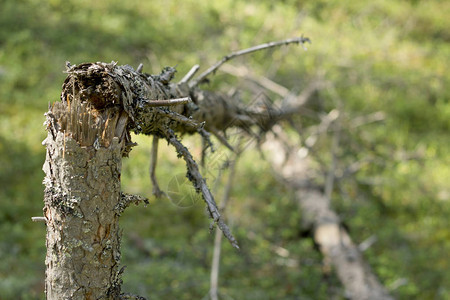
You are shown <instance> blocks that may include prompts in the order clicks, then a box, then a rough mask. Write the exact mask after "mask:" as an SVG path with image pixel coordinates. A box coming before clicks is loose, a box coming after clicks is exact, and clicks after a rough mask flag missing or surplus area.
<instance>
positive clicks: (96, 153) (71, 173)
mask: <svg viewBox="0 0 450 300" xmlns="http://www.w3.org/2000/svg"><path fill="white" fill-rule="evenodd" d="M173 72H174V69H172V68H166V69H164V70H163V73H161V74H160V75H158V76H153V75H147V74H142V73H140V72H136V71H135V70H133V69H132V68H131V67H129V66H116V64H115V63H111V64H105V63H87V64H81V65H78V66H70V65H69V66H68V70H67V73H68V74H69V75H68V77H67V79H66V81H65V82H64V85H63V91H62V95H61V102H56V103H54V104H53V105H52V106H50V108H49V111H48V112H47V114H46V117H47V121H46V126H47V130H48V136H47V138H46V139H45V141H44V145H45V146H46V147H47V157H46V161H45V164H44V168H43V169H44V172H45V174H46V177H45V179H44V184H45V199H44V204H45V206H44V216H45V219H46V222H47V257H46V268H47V269H46V284H45V286H46V295H47V299H143V298H141V297H138V296H131V295H127V294H123V293H121V279H120V274H121V270H120V269H119V262H120V235H121V233H120V230H119V225H118V221H119V217H120V214H121V213H122V212H123V210H124V209H125V208H126V207H127V206H128V205H129V204H130V203H131V202H134V203H138V202H140V201H143V200H145V199H143V198H142V197H138V196H130V195H124V194H123V193H121V192H120V171H121V160H122V157H123V156H127V155H128V153H129V151H130V149H131V146H133V143H132V142H131V139H130V133H129V132H130V131H134V132H136V133H143V134H147V135H153V136H156V137H158V138H164V139H166V140H167V141H168V142H169V143H170V144H171V145H173V146H174V147H175V149H176V151H177V152H178V154H179V155H180V156H181V157H183V158H184V160H185V161H186V166H187V170H188V171H187V176H188V178H189V179H190V180H191V181H192V182H193V184H194V186H195V188H196V189H197V191H199V192H201V193H202V195H203V198H204V200H205V202H206V204H207V208H208V211H209V213H210V216H211V218H212V219H213V221H214V223H215V224H217V226H218V227H219V228H220V229H221V230H222V232H223V233H224V235H225V236H226V237H227V238H228V239H229V240H230V242H231V243H232V244H233V245H234V246H235V247H237V243H236V240H235V239H234V237H233V236H232V235H231V233H230V231H229V229H228V227H227V226H226V225H225V223H224V222H223V220H222V219H221V216H220V213H219V212H218V210H217V206H216V204H215V202H214V198H213V197H212V194H211V193H210V191H209V189H208V187H207V186H206V183H205V180H204V179H203V178H202V177H201V175H200V173H199V172H198V166H197V164H196V163H195V161H194V160H193V158H192V156H191V155H190V153H189V151H188V150H187V148H185V147H184V146H183V145H182V144H181V142H180V141H179V140H178V138H177V136H176V134H175V132H180V130H181V132H182V133H183V131H193V132H198V133H200V134H201V135H202V136H207V133H206V132H205V131H204V129H203V127H202V125H201V124H200V123H198V122H196V121H194V120H192V119H189V118H187V117H185V116H183V115H182V114H180V113H178V112H177V111H176V110H175V109H173V110H169V109H168V108H165V107H161V106H167V105H168V104H169V105H172V103H173V102H174V101H172V100H168V99H173V98H176V97H177V96H179V94H177V92H174V89H173V87H172V86H170V85H169V84H168V83H169V81H170V79H171V77H172V76H173ZM186 101H187V100H184V99H176V101H175V102H176V103H185V102H186Z"/></svg>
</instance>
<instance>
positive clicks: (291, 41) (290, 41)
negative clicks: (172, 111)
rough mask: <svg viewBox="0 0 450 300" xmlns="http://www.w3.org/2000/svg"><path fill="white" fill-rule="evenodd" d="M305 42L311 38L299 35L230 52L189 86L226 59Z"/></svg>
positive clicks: (192, 84) (191, 86)
mask: <svg viewBox="0 0 450 300" xmlns="http://www.w3.org/2000/svg"><path fill="white" fill-rule="evenodd" d="M306 42H308V43H311V40H310V39H309V38H305V37H299V38H293V39H287V40H283V41H278V42H270V43H265V44H261V45H258V46H254V47H250V48H247V49H244V50H239V51H236V52H232V53H231V54H228V55H226V56H224V57H223V58H222V59H221V60H220V61H218V62H216V63H215V64H214V65H212V66H211V67H209V68H208V69H207V70H206V71H205V72H203V73H202V74H200V75H199V76H198V77H197V79H195V80H193V81H192V82H190V83H189V88H193V87H195V86H197V85H198V84H199V83H201V82H202V81H203V80H205V78H206V77H208V76H209V75H210V74H211V73H214V72H215V71H217V70H218V69H219V68H220V66H222V65H223V64H224V63H226V62H227V61H229V60H230V59H233V58H235V57H238V56H241V55H245V54H249V53H252V52H256V51H260V50H264V49H268V48H273V47H278V46H282V45H288V44H301V45H302V46H303V45H304V44H305V43H306Z"/></svg>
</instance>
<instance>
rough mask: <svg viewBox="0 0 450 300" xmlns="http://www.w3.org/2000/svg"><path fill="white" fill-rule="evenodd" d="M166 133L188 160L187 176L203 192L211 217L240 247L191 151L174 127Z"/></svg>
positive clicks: (228, 237)
mask: <svg viewBox="0 0 450 300" xmlns="http://www.w3.org/2000/svg"><path fill="white" fill-rule="evenodd" d="M164 134H165V137H166V139H167V141H168V142H169V143H170V144H171V145H172V146H174V147H175V149H176V151H177V153H178V155H179V156H180V157H183V159H184V161H185V162H186V167H187V169H188V172H187V175H186V176H187V178H188V179H189V180H190V181H191V182H192V184H193V185H194V188H195V190H196V191H197V192H198V193H201V194H202V196H203V200H204V201H205V203H206V206H207V208H208V212H209V215H210V217H211V218H212V219H213V221H214V222H215V223H216V224H217V226H218V227H219V228H220V230H222V232H223V235H224V236H225V237H226V238H227V239H228V240H229V241H230V243H231V245H233V247H235V248H236V249H239V246H238V244H237V241H236V239H235V238H234V237H233V235H232V234H231V231H230V229H229V228H228V226H227V225H226V224H225V223H224V222H223V219H222V217H221V215H220V213H219V210H218V208H217V205H216V202H215V201H214V197H213V195H212V194H211V191H210V190H209V188H208V186H207V185H206V182H205V179H203V177H202V176H201V174H200V171H199V169H198V165H197V163H196V162H195V161H194V159H193V158H192V155H191V153H190V152H189V150H188V149H187V148H186V147H185V146H183V144H181V142H180V141H179V140H178V138H177V137H176V135H175V133H174V132H173V130H172V129H170V128H169V129H166V130H165V131H164Z"/></svg>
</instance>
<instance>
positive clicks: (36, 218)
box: [31, 217, 47, 222]
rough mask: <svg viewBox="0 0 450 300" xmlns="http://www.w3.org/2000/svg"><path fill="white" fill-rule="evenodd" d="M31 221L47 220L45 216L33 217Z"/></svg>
mask: <svg viewBox="0 0 450 300" xmlns="http://www.w3.org/2000/svg"><path fill="white" fill-rule="evenodd" d="M31 221H33V222H47V219H46V218H45V217H31Z"/></svg>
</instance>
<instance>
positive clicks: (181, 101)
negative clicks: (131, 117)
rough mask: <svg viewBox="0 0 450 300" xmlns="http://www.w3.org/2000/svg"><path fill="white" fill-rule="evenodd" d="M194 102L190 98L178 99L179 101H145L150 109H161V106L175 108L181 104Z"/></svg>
mask: <svg viewBox="0 0 450 300" xmlns="http://www.w3.org/2000/svg"><path fill="white" fill-rule="evenodd" d="M190 101H192V100H191V98H189V97H184V98H177V99H168V100H145V104H146V105H147V106H150V107H159V106H174V105H179V104H185V103H188V102H190Z"/></svg>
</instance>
